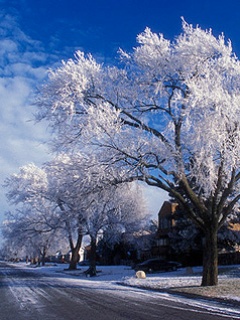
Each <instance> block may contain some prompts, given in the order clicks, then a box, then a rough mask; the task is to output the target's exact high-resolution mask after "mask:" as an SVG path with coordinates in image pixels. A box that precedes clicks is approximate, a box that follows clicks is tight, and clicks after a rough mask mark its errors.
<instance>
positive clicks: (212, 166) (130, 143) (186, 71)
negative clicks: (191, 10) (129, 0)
mask: <svg viewBox="0 0 240 320" xmlns="http://www.w3.org/2000/svg"><path fill="white" fill-rule="evenodd" d="M182 26H183V31H182V33H181V34H180V35H179V36H178V37H176V38H175V40H174V41H172V42H171V41H169V40H166V39H165V38H164V37H163V35H162V34H156V33H153V32H152V31H151V30H150V29H149V28H146V30H145V31H144V32H143V33H141V34H140V35H138V37H137V42H138V46H137V47H136V48H135V49H134V51H133V52H132V53H126V52H123V51H121V52H120V54H121V60H122V63H123V66H122V67H105V66H103V65H100V64H98V63H97V62H96V61H95V60H94V59H93V57H92V56H91V55H88V56H86V57H85V56H84V54H83V53H82V52H77V53H76V55H75V59H70V60H69V61H67V62H64V63H63V65H62V66H61V67H60V68H58V69H56V70H54V71H51V72H50V77H49V81H48V83H46V85H45V86H43V88H42V90H41V93H40V95H39V96H38V101H37V102H36V104H37V105H38V107H39V113H38V116H37V119H38V120H40V119H43V118H44V119H47V120H48V121H49V123H50V125H51V126H52V129H53V131H54V132H55V133H56V136H55V140H54V141H53V147H54V149H55V150H62V149H64V150H66V149H68V150H71V149H75V148H80V147H81V148H82V145H83V144H85V145H86V144H89V146H88V148H89V149H88V150H90V146H92V148H91V150H92V152H95V154H97V157H98V159H99V161H101V162H102V164H105V165H106V166H108V167H111V168H112V171H113V172H118V173H117V177H118V180H134V179H139V180H142V181H145V182H146V183H148V184H149V185H152V186H156V187H159V188H162V189H164V190H166V191H167V192H169V193H170V195H171V196H173V197H175V198H176V199H177V200H178V201H179V202H180V203H181V205H182V206H183V208H184V210H185V212H186V214H187V215H188V216H189V217H190V218H191V219H192V220H193V221H194V223H195V224H196V225H197V226H198V227H199V228H200V229H202V231H203V234H204V243H205V246H204V258H203V277H202V285H216V284H217V282H218V268H217V266H218V255H217V232H218V229H219V228H220V227H221V226H222V225H223V223H224V221H225V220H226V218H227V216H228V215H229V214H230V212H232V209H233V207H234V206H235V205H236V204H237V202H238V201H239V199H240V193H239V181H240V171H239V163H240V107H239V106H240V90H239V88H240V77H239V74H240V64H239V60H238V59H237V57H236V56H235V55H234V54H233V52H232V47H231V43H230V41H229V42H228V43H227V44H226V43H225V40H224V36H223V35H221V36H219V37H218V38H216V37H214V36H213V34H212V32H211V31H208V30H207V31H204V30H202V29H201V28H200V27H198V26H197V27H196V28H194V27H193V26H192V25H189V24H187V23H186V22H185V21H184V20H183V22H182ZM85 148H86V147H85ZM86 149H87V148H86ZM115 181H116V178H115Z"/></svg>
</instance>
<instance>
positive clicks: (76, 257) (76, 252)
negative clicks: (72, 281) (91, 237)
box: [69, 228, 83, 270]
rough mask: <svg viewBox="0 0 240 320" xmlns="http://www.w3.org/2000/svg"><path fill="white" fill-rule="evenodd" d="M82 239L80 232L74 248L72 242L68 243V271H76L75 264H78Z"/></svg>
mask: <svg viewBox="0 0 240 320" xmlns="http://www.w3.org/2000/svg"><path fill="white" fill-rule="evenodd" d="M80 230H81V228H80ZM82 238H83V234H82V232H79V234H78V239H77V244H76V246H74V245H73V241H70V246H71V251H72V256H71V261H70V264H69V270H76V269H77V264H78V262H79V258H80V256H79V250H80V248H81V245H82Z"/></svg>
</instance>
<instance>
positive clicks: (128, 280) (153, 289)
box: [16, 263, 240, 319]
mask: <svg viewBox="0 0 240 320" xmlns="http://www.w3.org/2000/svg"><path fill="white" fill-rule="evenodd" d="M16 265H17V266H18V267H20V268H24V269H25V268H27V269H28V270H31V272H37V273H44V274H46V273H48V274H49V276H50V275H51V276H54V277H55V278H56V277H57V278H59V281H61V282H64V281H67V283H68V284H69V283H72V284H76V285H81V284H82V285H84V286H89V285H90V286H91V287H94V288H98V289H102V288H111V290H113V292H114V290H116V291H117V290H118V289H119V290H120V287H119V284H121V285H124V286H126V287H125V288H126V289H125V290H124V294H125V295H131V294H134V292H135V293H136V292H137V290H140V291H141V290H142V289H148V291H147V292H149V295H151V296H152V298H153V299H154V297H156V296H158V295H162V297H163V298H164V299H169V300H171V299H174V300H176V299H177V300H178V301H180V302H182V303H185V304H188V305H189V304H190V305H194V306H201V307H203V306H204V308H206V309H208V310H209V309H211V310H212V311H213V312H214V310H218V311H219V310H221V308H222V310H223V312H224V313H226V312H227V313H228V314H234V316H236V315H237V318H239V319H240V266H228V267H220V268H219V285H218V286H216V287H204V288H203V287H201V286H200V284H201V268H200V267H196V268H193V270H192V273H191V274H189V270H186V269H185V268H182V269H179V270H177V271H175V272H161V273H156V274H151V275H147V277H146V279H137V278H136V276H135V271H134V270H132V269H131V268H130V267H127V266H98V271H99V272H98V275H97V277H92V278H87V277H86V276H85V274H84V271H85V270H86V269H87V267H79V269H78V270H76V271H68V270H66V269H65V268H67V267H68V266H67V265H47V266H45V267H37V268H33V267H31V266H29V265H26V264H23V263H19V264H16ZM121 288H122V289H123V287H122V286H121ZM145 292H146V290H145ZM189 293H190V294H191V296H190V297H194V299H189V297H188V296H186V295H185V294H189ZM196 294H197V295H198V296H197V297H196V296H192V295H196ZM204 297H207V299H203V298H204ZM216 298H221V301H222V302H224V303H223V304H222V303H221V304H219V301H218V302H216V301H215V299H216ZM229 302H231V304H230V303H229ZM233 302H234V304H235V306H234V304H232V303H233ZM238 316H239V317H238Z"/></svg>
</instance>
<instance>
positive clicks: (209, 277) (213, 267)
mask: <svg viewBox="0 0 240 320" xmlns="http://www.w3.org/2000/svg"><path fill="white" fill-rule="evenodd" d="M217 233H218V228H217V227H214V226H212V228H209V230H206V232H205V243H204V249H203V274H202V286H215V285H217V284H218V246H217Z"/></svg>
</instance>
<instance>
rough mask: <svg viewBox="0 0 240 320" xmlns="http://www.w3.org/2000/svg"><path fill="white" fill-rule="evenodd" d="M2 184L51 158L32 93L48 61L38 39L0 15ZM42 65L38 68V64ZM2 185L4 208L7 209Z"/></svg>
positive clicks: (10, 18)
mask: <svg viewBox="0 0 240 320" xmlns="http://www.w3.org/2000/svg"><path fill="white" fill-rule="evenodd" d="M0 18H1V19H2V20H1V19H0V21H1V22H0V124H1V125H0V137H1V140H0V184H1V186H2V184H3V181H4V179H5V178H6V177H7V176H8V175H9V174H12V173H14V172H16V171H18V168H19V167H20V166H22V165H25V164H27V163H29V162H34V163H36V164H41V163H42V162H43V161H46V160H47V159H48V154H47V148H46V145H44V144H43V141H44V140H46V138H47V132H46V127H45V126H44V124H38V125H36V124H35V123H34V121H33V113H34V111H35V110H34V108H33V107H32V106H31V103H30V96H31V95H32V93H33V91H34V90H35V88H36V86H37V84H38V83H39V82H41V81H42V80H43V78H44V77H45V76H46V68H47V67H45V66H44V63H45V65H46V61H47V58H48V55H47V54H45V53H44V51H43V50H42V48H41V46H40V44H39V42H38V41H34V40H32V39H30V38H29V37H28V36H27V35H25V34H24V33H23V32H22V31H21V30H20V28H19V27H18V25H17V23H16V21H15V20H14V19H13V18H12V17H10V16H8V15H7V16H3V15H2V16H1V17H0ZM40 64H41V66H40V67H39V65H40ZM4 194H5V190H4V189H3V188H0V201H1V208H2V211H1V212H0V219H2V218H3V211H5V210H7V209H8V205H7V203H6V200H5V196H4Z"/></svg>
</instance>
